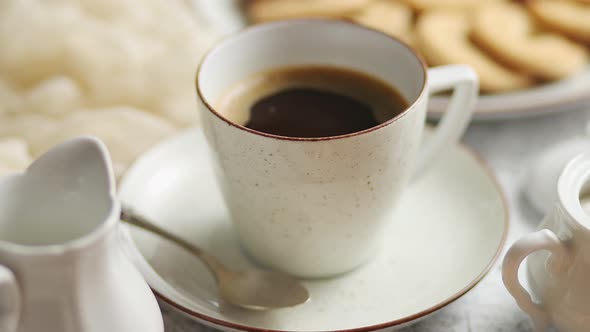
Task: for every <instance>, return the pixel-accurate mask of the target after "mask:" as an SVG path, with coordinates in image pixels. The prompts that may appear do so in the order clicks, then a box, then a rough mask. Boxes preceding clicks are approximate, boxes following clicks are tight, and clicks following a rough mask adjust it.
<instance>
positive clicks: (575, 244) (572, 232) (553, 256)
mask: <svg viewBox="0 0 590 332" xmlns="http://www.w3.org/2000/svg"><path fill="white" fill-rule="evenodd" d="M557 193H558V200H557V203H556V204H555V205H554V207H553V210H552V211H551V212H549V214H548V215H547V216H546V217H545V219H544V220H543V222H542V223H541V225H540V226H539V230H538V231H537V232H535V233H532V234H528V235H525V236H524V237H522V238H521V239H520V240H518V241H517V242H516V243H515V244H514V245H513V246H512V247H511V248H510V250H508V253H507V254H506V258H505V260H504V265H503V279H504V284H505V285H506V288H507V289H508V291H509V292H510V293H511V294H512V296H513V297H514V298H515V299H516V302H517V303H518V305H519V306H520V308H521V309H522V310H524V311H525V312H526V313H527V314H528V315H529V316H530V317H531V318H532V320H533V322H534V324H535V329H536V331H538V332H540V331H545V330H546V329H547V328H548V327H549V326H550V325H553V326H555V327H556V328H557V329H558V330H559V331H560V332H587V331H590V216H589V215H588V214H587V213H586V212H585V211H584V208H583V207H582V205H583V203H582V202H583V201H584V196H587V195H590V155H581V156H578V157H576V158H575V159H574V160H572V161H571V162H570V163H569V164H568V165H567V166H566V167H565V169H564V170H563V172H562V174H561V176H560V178H559V181H558V185H557ZM589 197H590V196H589ZM529 255H530V257H529V259H528V261H527V267H528V275H527V277H528V281H529V285H530V288H531V293H532V294H534V295H535V296H534V297H535V298H537V299H538V302H534V301H533V300H532V299H531V296H530V295H529V293H528V292H527V291H526V290H525V289H524V288H523V287H522V285H520V283H519V281H518V268H519V266H520V264H521V263H522V261H523V260H524V258H526V257H527V256H529Z"/></svg>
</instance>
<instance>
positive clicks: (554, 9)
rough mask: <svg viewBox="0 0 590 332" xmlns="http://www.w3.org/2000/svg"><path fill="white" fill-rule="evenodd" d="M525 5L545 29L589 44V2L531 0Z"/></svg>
mask: <svg viewBox="0 0 590 332" xmlns="http://www.w3.org/2000/svg"><path fill="white" fill-rule="evenodd" d="M527 5H528V8H529V10H530V11H531V13H532V14H533V15H534V16H535V18H537V19H538V20H539V22H541V23H542V24H543V25H545V26H546V27H548V28H550V29H552V30H555V31H558V32H560V33H563V34H565V35H567V36H569V37H571V38H573V39H576V40H580V41H582V42H585V43H590V0H587V3H586V4H584V3H582V2H575V1H565V0H533V1H530V2H528V3H527Z"/></svg>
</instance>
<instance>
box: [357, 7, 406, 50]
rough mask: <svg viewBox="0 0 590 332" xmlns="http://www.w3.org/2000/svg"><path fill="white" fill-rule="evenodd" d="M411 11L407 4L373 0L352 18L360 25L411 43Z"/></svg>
mask: <svg viewBox="0 0 590 332" xmlns="http://www.w3.org/2000/svg"><path fill="white" fill-rule="evenodd" d="M412 16H413V12H412V10H411V9H410V7H408V6H407V5H405V4H403V3H400V2H396V1H392V0H374V1H373V2H371V3H370V4H369V5H368V6H366V7H365V8H363V9H362V10H361V11H360V12H358V13H356V14H355V15H353V16H352V20H353V21H355V22H356V23H359V24H361V25H364V26H367V27H369V28H373V29H375V30H379V31H382V32H385V33H387V34H389V35H391V36H393V37H396V38H399V39H401V40H402V41H404V42H406V43H408V44H411V43H412V36H411V32H410V31H411V28H412Z"/></svg>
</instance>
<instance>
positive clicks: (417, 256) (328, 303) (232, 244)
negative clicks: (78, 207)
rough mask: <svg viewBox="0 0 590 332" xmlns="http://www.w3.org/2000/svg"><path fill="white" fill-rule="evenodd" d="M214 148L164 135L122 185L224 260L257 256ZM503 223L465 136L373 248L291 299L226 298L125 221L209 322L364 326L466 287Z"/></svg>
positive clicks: (149, 264)
mask: <svg viewBox="0 0 590 332" xmlns="http://www.w3.org/2000/svg"><path fill="white" fill-rule="evenodd" d="M207 149H208V148H207V146H206V142H205V138H204V136H203V135H202V132H201V130H200V129H193V130H190V131H187V132H185V133H182V134H179V135H178V136H176V137H173V138H171V139H170V140H168V141H166V142H163V143H162V144H160V145H158V146H156V147H155V148H153V149H152V150H150V151H148V152H147V153H146V154H145V155H144V156H142V157H141V158H140V159H139V160H138V161H137V162H136V163H135V164H134V165H133V166H132V167H131V169H130V170H129V171H128V173H127V174H126V176H125V177H124V179H123V180H122V185H121V189H120V197H121V199H122V201H123V202H124V204H128V205H130V206H132V207H134V208H135V209H136V210H137V211H140V212H141V213H143V214H145V215H146V216H147V217H149V218H151V219H152V220H154V221H155V222H157V223H159V224H160V225H163V226H164V227H166V228H167V229H170V230H171V231H173V232H175V233H176V234H179V235H182V236H183V237H185V238H186V239H189V240H190V241H194V243H195V244H198V245H199V246H202V247H203V248H205V249H206V250H208V251H209V252H211V253H214V254H215V255H216V256H217V257H219V258H220V259H221V260H222V261H223V262H224V263H226V264H227V265H228V266H230V267H233V268H235V269H248V268H251V267H253V263H252V262H251V260H249V259H248V257H246V256H245V255H244V253H243V251H242V250H240V245H239V243H238V241H237V237H236V235H235V234H234V232H233V230H232V227H231V225H230V222H229V220H228V214H227V211H226V208H225V205H224V203H223V200H222V196H221V193H220V191H219V188H218V187H217V184H216V181H215V179H214V174H213V173H212V168H211V167H210V162H211V161H210V159H209V155H208V151H207ZM458 179H460V181H459V180H458ZM507 228H508V217H507V206H506V204H505V201H504V199H503V195H502V193H501V191H500V189H499V187H498V185H497V184H496V182H495V180H494V177H493V176H492V175H491V173H490V172H489V171H488V170H487V169H486V168H485V167H484V166H483V164H482V163H481V162H480V161H479V160H478V159H477V158H476V157H475V156H474V155H473V154H472V153H470V152H469V151H468V150H467V149H466V148H464V147H461V146H455V147H453V148H452V151H450V152H449V153H448V154H446V156H445V157H444V158H443V159H442V160H441V161H440V162H439V163H437V165H435V166H434V167H433V168H432V170H431V171H430V172H429V173H428V174H426V175H425V176H424V177H423V178H421V180H419V181H418V182H416V183H414V184H413V185H411V186H410V187H409V188H408V189H407V190H406V192H405V193H404V196H403V197H402V199H401V201H400V205H399V206H398V208H397V212H396V217H395V218H394V220H392V222H391V224H390V227H389V228H388V229H387V231H386V232H385V234H384V236H385V237H386V241H384V245H383V247H382V248H381V250H380V253H379V254H378V255H377V257H375V258H374V259H373V260H371V261H370V262H369V263H368V264H366V265H364V266H362V267H361V268H360V269H357V270H355V271H354V272H352V273H350V274H346V275H342V276H340V277H338V278H334V279H322V280H310V281H305V284H306V286H307V287H309V289H310V291H311V293H312V299H311V301H309V302H307V303H306V304H304V305H301V306H298V307H295V308H289V309H281V310H276V311H271V312H263V313H256V312H249V311H243V310H240V309H236V308H233V307H230V306H227V305H224V304H223V303H220V301H219V299H218V297H217V294H216V287H215V283H214V281H213V279H212V277H211V276H210V274H209V272H208V271H207V270H206V268H205V267H204V265H202V264H201V263H200V262H199V261H198V260H196V259H194V258H192V257H191V256H189V255H188V254H186V253H184V252H183V251H182V250H180V249H178V248H176V247H174V246H173V245H171V244H168V243H165V242H163V241H161V240H159V239H157V238H155V237H154V236H152V235H150V234H147V233H144V232H143V231H141V230H138V229H127V241H126V249H127V250H128V252H129V254H130V255H131V257H132V259H133V260H134V261H135V263H136V265H137V266H138V267H139V269H140V271H141V272H142V274H143V275H144V277H145V278H146V280H147V281H148V283H149V284H150V286H151V287H152V289H153V290H154V291H155V292H156V294H157V295H158V296H159V297H160V299H161V300H163V301H165V302H167V303H168V304H170V305H172V306H173V307H175V308H177V309H178V310H180V311H182V312H184V313H185V314H187V315H189V316H190V317H193V318H194V319H196V320H198V321H200V322H202V323H204V324H206V325H209V326H213V327H215V328H218V329H222V330H226V331H235V330H239V331H256V332H261V331H351V330H354V331H355V332H361V331H376V330H383V329H390V328H397V327H401V326H403V325H407V324H411V323H414V322H415V321H416V320H418V319H421V318H424V317H426V316H427V315H429V314H431V313H433V312H436V311H437V310H439V309H441V308H442V307H444V306H446V305H447V304H449V303H451V302H453V301H454V300H456V299H457V298H459V297H461V296H462V295H463V294H465V293H466V292H467V291H469V290H470V289H471V288H472V287H474V286H475V285H476V284H477V283H478V282H479V281H480V280H481V279H482V278H483V277H484V276H485V275H486V273H487V272H488V271H489V269H490V268H491V266H492V264H493V263H494V262H495V261H496V259H497V258H498V255H499V253H500V250H501V248H502V246H503V244H504V241H505V237H506V233H507Z"/></svg>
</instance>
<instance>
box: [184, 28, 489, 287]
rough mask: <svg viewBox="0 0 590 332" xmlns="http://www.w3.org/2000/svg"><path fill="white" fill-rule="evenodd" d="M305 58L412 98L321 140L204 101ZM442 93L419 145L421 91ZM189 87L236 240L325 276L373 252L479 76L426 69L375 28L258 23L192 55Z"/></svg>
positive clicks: (470, 98)
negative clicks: (442, 111) (232, 116)
mask: <svg viewBox="0 0 590 332" xmlns="http://www.w3.org/2000/svg"><path fill="white" fill-rule="evenodd" d="M306 65H321V66H335V67H340V68H346V69H351V70H355V71H358V72H363V73H367V74H369V75H371V76H373V77H376V78H379V79H380V80H382V81H383V82H386V83H388V84H390V85H392V86H394V87H395V88H396V89H397V90H398V91H399V92H400V93H401V95H402V96H403V97H404V98H405V99H406V100H407V101H408V102H409V105H410V106H409V107H408V108H407V109H406V110H405V111H403V112H402V113H400V114H399V115H397V116H395V117H394V118H392V119H390V120H389V121H387V122H385V123H382V124H380V125H378V126H376V127H373V128H370V129H367V130H363V131H360V132H356V133H352V134H348V135H342V136H335V137H326V138H291V137H282V136H276V135H270V134H266V133H262V132H258V131H254V130H251V129H249V128H246V127H244V126H242V125H240V124H237V123H232V122H231V121H229V120H228V119H227V118H225V117H224V116H223V113H222V112H221V111H220V110H217V109H215V107H214V106H213V105H214V104H215V102H216V100H218V99H219V98H220V97H221V96H222V94H223V93H224V92H226V91H227V90H228V89H229V88H230V87H231V86H232V85H234V84H235V83H237V82H239V81H240V80H242V79H244V78H246V77H248V76H250V75H252V74H254V73H257V72H260V71H264V70H269V69H272V68H279V67H286V66H306ZM446 89H453V90H454V93H453V97H452V101H451V103H450V106H449V109H448V110H447V113H446V115H445V117H444V118H443V119H442V121H441V122H440V124H439V126H438V128H437V129H436V130H435V132H434V134H433V136H432V139H431V140H429V141H428V142H426V144H424V145H423V146H421V139H422V132H423V129H424V123H425V117H426V111H427V105H428V96H429V95H430V94H432V93H435V92H439V91H441V90H446ZM197 90H198V95H199V99H200V101H201V105H200V106H201V107H200V111H201V115H202V123H203V128H204V132H205V135H206V137H207V139H208V142H209V145H210V147H211V148H212V151H213V155H214V157H215V158H214V160H215V161H216V165H217V172H218V175H219V177H218V178H219V181H220V183H221V187H222V191H223V193H224V197H225V200H226V202H227V204H228V207H229V210H230V213H231V216H232V219H233V223H234V226H235V228H236V229H237V232H238V234H239V237H240V239H241V241H242V244H243V246H244V247H245V248H246V250H247V251H248V252H249V253H250V254H251V255H252V256H253V257H254V258H256V259H257V260H258V261H260V262H261V263H263V264H264V265H267V266H269V267H272V268H275V269H279V270H282V271H285V272H287V273H291V274H294V275H298V276H303V277H323V276H330V275H334V274H338V273H342V272H346V271H349V270H351V269H354V268H355V267H357V266H359V265H360V264H361V263H363V262H365V261H366V260H367V259H368V258H369V257H370V256H372V255H373V254H374V253H375V249H376V248H377V246H378V243H379V239H378V235H379V233H380V230H381V228H382V226H383V224H384V223H385V222H387V221H388V220H389V219H390V216H391V212H392V208H393V207H394V205H395V203H396V200H397V199H398V197H399V195H400V193H401V192H402V190H403V188H404V186H405V185H406V183H407V182H408V181H409V179H410V177H411V176H412V174H413V175H414V176H417V175H420V174H422V173H423V172H424V171H425V170H426V169H427V168H428V167H429V166H430V165H431V164H433V163H434V162H435V160H436V159H437V157H438V156H439V154H441V153H445V151H446V149H447V148H448V147H449V146H450V145H452V144H455V142H457V140H458V139H459V138H460V137H461V136H462V134H463V132H464V130H465V128H466V126H467V124H468V122H469V120H470V117H471V113H472V109H473V106H474V104H475V101H476V98H477V91H478V80H477V77H476V75H475V73H474V72H473V71H472V70H471V69H470V68H468V67H466V66H461V65H455V66H447V67H440V68H432V69H426V66H425V64H424V62H423V61H422V60H421V58H420V57H419V56H417V55H416V53H415V52H414V51H413V50H412V49H411V48H409V47H408V46H407V45H406V44H404V43H402V42H400V41H398V40H396V39H393V38H391V37H389V36H387V35H385V34H382V33H380V32H377V31H375V30H371V29H367V28H363V27H360V26H358V25H354V24H352V23H347V22H344V21H331V20H314V19H310V20H292V21H283V22H275V23H269V24H263V25H258V26H255V27H251V28H248V29H246V30H244V31H242V32H240V33H238V34H237V35H234V36H232V37H229V38H228V39H226V40H225V41H223V42H221V43H220V44H218V45H217V46H216V47H214V48H213V49H212V50H211V51H210V52H209V53H208V54H207V55H206V56H205V58H204V60H203V62H202V63H201V66H200V68H199V71H198V74H197ZM244 107H250V105H244ZM195 208H198V207H195ZM400 222H412V221H411V220H404V221H400Z"/></svg>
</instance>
